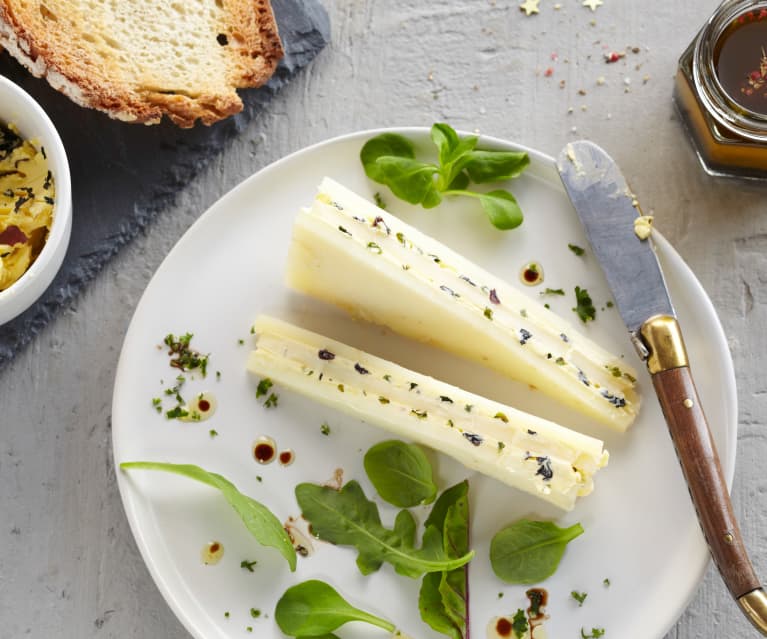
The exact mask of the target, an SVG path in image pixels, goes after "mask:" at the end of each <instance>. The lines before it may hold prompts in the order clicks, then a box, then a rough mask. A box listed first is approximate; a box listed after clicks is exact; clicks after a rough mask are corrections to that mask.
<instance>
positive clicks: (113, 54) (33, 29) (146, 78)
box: [0, 0, 283, 128]
mask: <svg viewBox="0 0 767 639" xmlns="http://www.w3.org/2000/svg"><path fill="white" fill-rule="evenodd" d="M142 1H143V0H142ZM205 1H206V2H209V3H210V5H211V6H210V9H209V13H208V14H205V16H204V18H205V20H207V21H209V22H210V21H214V19H215V20H217V22H216V23H215V24H213V25H212V26H211V25H210V24H206V25H205V26H208V27H210V28H211V29H213V31H215V32H218V35H217V39H216V38H214V37H210V36H209V34H207V33H206V34H205V37H204V39H201V37H200V36H199V29H198V30H196V31H194V28H195V26H198V25H192V26H191V27H190V29H192V31H193V33H192V35H190V36H189V37H188V38H187V40H189V41H187V42H185V43H183V44H185V45H186V47H187V50H191V51H193V54H194V61H195V62H196V61H197V60H198V59H200V58H202V59H204V60H205V62H206V64H207V66H206V67H205V73H204V75H205V77H200V74H201V71H200V69H190V70H188V69H185V68H184V67H183V65H184V62H183V60H180V61H179V63H178V65H177V70H174V71H173V73H172V77H171V76H169V75H168V74H167V73H165V74H163V72H164V67H163V69H160V70H159V71H157V69H155V68H152V69H150V70H149V72H147V70H146V63H145V62H144V61H143V60H142V62H143V63H144V65H145V68H143V69H142V68H141V67H140V65H138V64H137V63H136V61H135V60H134V59H132V58H131V57H130V55H129V53H130V52H126V51H122V50H120V47H119V46H118V45H117V44H115V40H114V38H112V34H110V33H109V32H108V25H107V28H106V29H105V30H104V31H102V32H98V33H87V32H86V33H82V32H80V33H78V32H77V29H78V27H79V24H81V20H82V15H83V14H80V16H79V17H78V10H79V9H78V8H77V7H76V6H75V5H78V4H86V3H85V2H82V3H78V2H71V0H69V1H68V2H66V3H65V4H64V5H62V6H56V7H55V9H56V11H57V13H54V12H52V11H51V10H50V8H49V5H55V2H51V0H48V1H47V2H46V0H0V48H2V47H4V48H6V49H7V50H8V52H9V53H10V54H11V55H13V56H14V57H15V58H16V59H17V60H18V61H19V62H21V63H22V64H23V65H24V66H25V67H27V69H29V71H30V72H32V74H33V75H35V76H37V77H44V78H46V79H47V80H48V82H49V83H50V84H51V86H53V87H54V88H55V89H57V90H59V91H61V92H62V93H64V94H65V95H67V96H68V97H69V98H70V99H71V100H73V101H74V102H76V103H77V104H79V105H81V106H83V107H90V108H93V109H98V110H99V111H103V112H104V113H106V114H108V115H109V116H110V117H112V118H115V119H118V120H122V121H125V122H134V123H142V124H157V123H158V122H160V120H161V119H162V117H163V115H167V116H168V117H169V118H170V119H171V120H172V121H173V122H174V123H175V124H177V125H178V126H180V127H183V128H187V127H191V126H193V125H194V123H195V122H196V121H197V120H198V119H199V120H200V121H201V122H203V124H206V125H210V124H213V123H214V122H217V121H219V120H221V119H223V118H226V117H228V116H230V115H233V114H235V113H238V112H239V111H241V110H242V106H243V105H242V100H241V99H240V97H239V96H238V95H237V92H236V89H238V88H249V87H257V86H261V85H262V84H264V83H265V82H266V81H267V80H268V79H269V78H270V77H271V76H272V74H273V73H274V70H275V69H276V67H277V64H278V62H279V60H280V59H281V58H282V56H283V49H282V44H281V42H280V38H279V34H278V31H277V24H276V22H275V20H274V14H273V12H272V8H271V5H270V4H269V0H205ZM118 2H127V3H134V2H136V0H118ZM160 2H161V3H163V4H164V5H166V6H168V7H170V6H171V5H174V6H175V5H176V3H172V2H171V1H170V0H160ZM73 7H74V8H73ZM89 8H91V7H83V10H86V9H89ZM176 9H177V10H178V15H174V16H172V17H173V19H174V20H176V19H180V20H182V21H183V19H184V15H185V9H184V6H183V5H178V6H176ZM197 20H198V23H199V17H198V18H197ZM124 25H125V20H124V17H123V21H122V23H121V24H120V25H119V26H120V27H121V28H122V31H121V35H122V36H124V35H125V28H126V27H125V26H124ZM129 28H134V29H136V30H141V31H140V33H141V34H142V36H146V34H147V33H148V32H151V30H152V29H158V28H159V27H157V26H156V25H154V24H135V25H130V27H129ZM214 35H215V34H214ZM150 36H151V37H156V38H157V40H156V41H157V42H158V47H157V48H158V52H157V55H158V56H159V57H160V58H162V57H163V56H164V57H166V58H167V57H168V52H167V51H165V50H162V49H163V46H162V45H163V44H165V43H164V41H163V40H162V38H163V37H167V36H166V34H164V33H158V34H157V35H156V36H155V35H154V34H152V33H150ZM194 38H197V39H199V40H200V42H197V41H195V40H194ZM144 39H146V37H145V38H144ZM190 42H191V44H193V45H194V46H193V47H192V46H190ZM105 43H106V44H105ZM160 43H161V44H160ZM173 44H174V45H176V48H175V49H174V51H178V47H179V44H178V43H177V42H173ZM110 47H111V48H110ZM166 48H167V47H166ZM115 49H116V50H115ZM141 54H142V55H145V56H149V57H150V58H151V56H152V55H153V52H152V51H149V52H144V51H141ZM206 56H207V57H206ZM160 62H163V60H160ZM211 65H212V66H213V68H214V69H215V72H213V73H211V72H210V67H211ZM159 66H160V67H162V66H163V65H162V64H160V65H159ZM195 73H196V74H197V77H195Z"/></svg>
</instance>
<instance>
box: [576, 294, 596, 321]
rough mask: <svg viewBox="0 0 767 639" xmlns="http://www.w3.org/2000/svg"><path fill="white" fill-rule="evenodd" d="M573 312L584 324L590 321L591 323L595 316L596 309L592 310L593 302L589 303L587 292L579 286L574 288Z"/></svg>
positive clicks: (589, 298) (589, 297)
mask: <svg viewBox="0 0 767 639" xmlns="http://www.w3.org/2000/svg"><path fill="white" fill-rule="evenodd" d="M573 311H574V312H575V313H576V314H577V315H578V317H580V318H581V322H583V323H584V324H585V323H586V322H588V321H590V320H591V321H593V320H594V318H596V316H597V309H596V308H594V302H592V301H591V296H590V295H589V292H588V291H587V290H586V289H585V288H581V287H580V286H576V287H575V308H573Z"/></svg>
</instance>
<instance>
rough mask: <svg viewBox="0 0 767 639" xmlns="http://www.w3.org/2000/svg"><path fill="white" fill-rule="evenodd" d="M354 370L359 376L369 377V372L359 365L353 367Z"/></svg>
mask: <svg viewBox="0 0 767 639" xmlns="http://www.w3.org/2000/svg"><path fill="white" fill-rule="evenodd" d="M354 370H355V371H357V372H358V373H359V374H360V375H370V371H369V370H368V369H367V368H365V367H364V366H362V365H361V364H359V363H357V364H355V365H354Z"/></svg>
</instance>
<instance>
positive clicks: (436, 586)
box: [418, 481, 469, 639]
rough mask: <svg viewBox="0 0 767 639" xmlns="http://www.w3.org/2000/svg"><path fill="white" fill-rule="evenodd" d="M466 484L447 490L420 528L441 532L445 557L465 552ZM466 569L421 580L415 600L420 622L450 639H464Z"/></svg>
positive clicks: (466, 591)
mask: <svg viewBox="0 0 767 639" xmlns="http://www.w3.org/2000/svg"><path fill="white" fill-rule="evenodd" d="M468 488H469V484H468V482H466V481H462V482H460V483H459V484H456V485H455V486H453V487H451V488H448V489H447V490H446V491H444V492H443V493H442V495H440V497H439V499H437V501H436V502H435V504H434V506H433V507H432V510H431V513H430V514H429V517H428V518H427V519H426V522H425V524H424V526H425V527H426V528H427V529H433V530H442V541H443V545H444V548H445V552H446V553H447V554H448V556H456V557H457V556H461V555H462V554H464V553H466V552H468V550H469V503H468ZM468 568H469V567H468V565H465V566H461V567H460V568H456V569H455V570H451V571H449V572H442V573H429V574H427V575H425V576H424V578H423V582H422V584H421V590H420V593H419V596H418V609H419V611H420V613H421V619H423V620H424V621H425V622H426V623H427V624H428V625H429V626H431V627H432V628H433V629H434V630H436V631H437V632H441V633H442V634H445V635H447V636H449V637H451V638H452V639H464V637H465V635H466V630H467V625H468V619H467V617H468V599H469V592H468Z"/></svg>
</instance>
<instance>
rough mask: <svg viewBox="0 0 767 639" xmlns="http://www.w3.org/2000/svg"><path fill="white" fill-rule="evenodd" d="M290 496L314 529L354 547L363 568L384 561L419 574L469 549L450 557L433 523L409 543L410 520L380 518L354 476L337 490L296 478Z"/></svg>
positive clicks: (452, 562)
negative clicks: (390, 522) (417, 542)
mask: <svg viewBox="0 0 767 639" xmlns="http://www.w3.org/2000/svg"><path fill="white" fill-rule="evenodd" d="M296 499H297V500H298V505H299V506H300V507H301V511H302V513H303V515H304V517H305V518H306V519H307V520H308V521H309V523H310V524H311V526H312V530H313V531H314V533H315V534H316V535H317V536H318V537H319V538H320V539H323V540H325V541H329V542H331V543H334V544H339V545H346V546H353V547H354V548H356V549H357V552H358V558H357V566H358V568H359V569H360V571H361V572H362V573H363V574H369V573H371V572H374V571H375V570H377V569H378V568H379V567H380V566H381V564H382V563H383V562H384V561H386V562H389V563H390V564H392V566H394V569H395V570H396V571H397V572H398V573H399V574H401V575H405V576H408V577H419V576H420V575H422V574H424V573H426V572H439V571H443V570H453V569H455V568H458V567H459V566H462V565H464V564H466V563H468V562H469V561H470V560H471V558H472V557H473V556H474V553H473V552H467V553H464V555H463V556H461V557H459V558H450V557H448V556H447V555H446V553H445V551H444V549H443V546H442V536H441V534H440V532H439V531H438V530H436V529H434V528H433V527H431V528H427V529H426V532H425V533H424V535H423V541H422V543H421V548H414V547H413V543H412V535H411V531H412V530H413V529H414V525H411V524H410V523H409V522H408V521H407V519H406V518H410V519H412V515H410V514H409V513H408V514H407V515H402V513H400V515H399V516H398V517H397V525H396V526H395V528H394V529H393V530H389V529H388V528H385V527H384V526H383V525H382V524H381V518H380V516H379V514H378V507H377V506H376V505H375V503H373V502H372V501H369V500H368V499H367V498H366V497H365V493H364V492H363V491H362V488H361V487H360V485H359V484H358V483H357V482H356V481H350V482H349V483H347V484H346V485H345V486H344V487H343V488H342V489H341V490H335V489H333V488H329V487H327V486H317V485H315V484H299V485H298V486H297V487H296Z"/></svg>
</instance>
